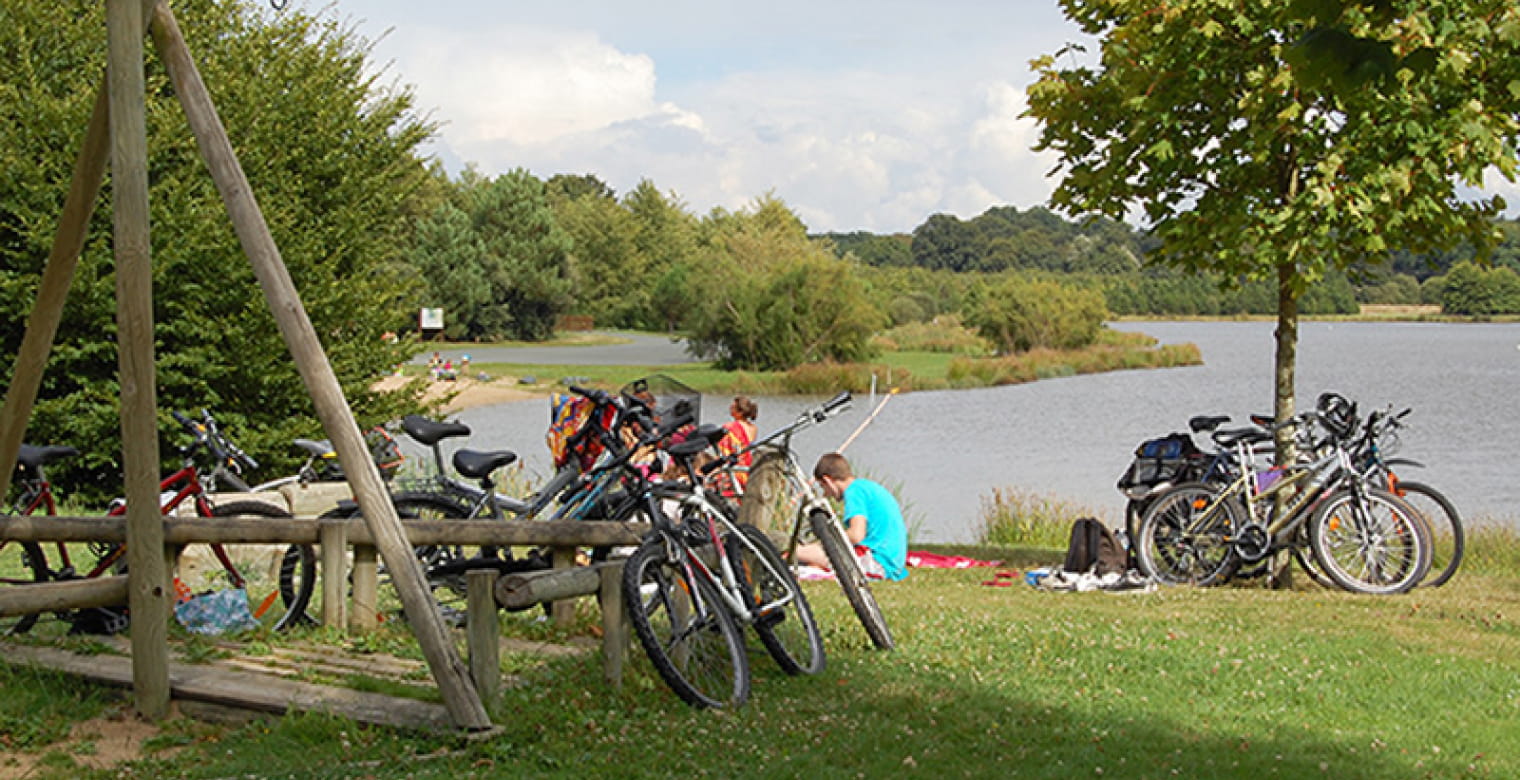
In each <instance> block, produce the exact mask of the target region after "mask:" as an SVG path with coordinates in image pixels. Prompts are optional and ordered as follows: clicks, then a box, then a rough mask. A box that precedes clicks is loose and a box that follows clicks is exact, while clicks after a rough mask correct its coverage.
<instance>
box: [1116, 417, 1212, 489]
mask: <svg viewBox="0 0 1520 780" xmlns="http://www.w3.org/2000/svg"><path fill="white" fill-rule="evenodd" d="M1202 454H1203V453H1201V452H1200V451H1199V450H1198V448H1197V447H1196V446H1195V445H1194V444H1193V439H1192V437H1191V436H1188V435H1187V434H1185V433H1173V434H1171V435H1168V436H1163V437H1162V438H1159V439H1149V440H1146V441H1143V442H1141V443H1140V446H1139V447H1136V448H1135V459H1134V460H1133V461H1131V462H1130V464H1129V468H1127V469H1125V470H1124V473H1123V474H1122V475H1120V477H1119V482H1118V484H1117V485H1116V487H1118V488H1119V492H1121V493H1123V494H1124V495H1125V496H1127V497H1129V498H1132V499H1136V500H1138V499H1142V498H1144V497H1145V496H1147V495H1149V494H1150V492H1151V490H1152V489H1153V488H1155V487H1156V486H1157V485H1160V484H1163V483H1166V482H1177V481H1179V480H1180V479H1181V478H1182V477H1183V474H1184V473H1185V472H1186V470H1187V467H1188V465H1189V461H1190V460H1193V459H1196V458H1199V457H1202Z"/></svg>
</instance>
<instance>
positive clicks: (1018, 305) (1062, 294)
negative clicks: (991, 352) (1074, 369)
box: [966, 276, 1108, 353]
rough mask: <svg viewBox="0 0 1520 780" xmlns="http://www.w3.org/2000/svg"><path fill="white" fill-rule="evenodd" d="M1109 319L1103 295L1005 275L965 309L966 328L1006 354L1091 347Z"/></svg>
mask: <svg viewBox="0 0 1520 780" xmlns="http://www.w3.org/2000/svg"><path fill="white" fill-rule="evenodd" d="M1107 317H1108V308H1107V306H1106V305H1105V304H1104V301H1103V295H1102V294H1101V293H1099V292H1097V291H1094V290H1087V289H1079V288H1076V287H1071V286H1067V285H1063V284H1059V283H1056V282H1050V281H1043V280H1037V279H1025V278H1022V277H1017V276H1005V277H1001V278H998V279H995V280H993V281H991V282H989V283H988V284H987V285H986V287H985V288H984V289H982V290H981V291H980V292H979V293H978V294H977V295H976V297H975V300H974V301H973V302H972V303H971V304H970V305H969V306H968V307H967V313H966V324H967V325H968V326H969V327H971V328H973V329H975V330H976V332H977V333H978V334H980V335H981V337H982V338H984V339H987V340H988V341H990V342H992V344H993V345H994V346H995V347H996V348H997V349H998V351H1000V352H1003V353H1010V352H1025V351H1028V350H1031V349H1034V348H1036V347H1048V348H1051V349H1076V348H1079V347H1085V346H1087V345H1088V344H1091V343H1092V342H1093V340H1094V339H1095V338H1097V335H1098V330H1099V329H1100V328H1102V327H1103V321H1104V320H1105V319H1106V318H1107Z"/></svg>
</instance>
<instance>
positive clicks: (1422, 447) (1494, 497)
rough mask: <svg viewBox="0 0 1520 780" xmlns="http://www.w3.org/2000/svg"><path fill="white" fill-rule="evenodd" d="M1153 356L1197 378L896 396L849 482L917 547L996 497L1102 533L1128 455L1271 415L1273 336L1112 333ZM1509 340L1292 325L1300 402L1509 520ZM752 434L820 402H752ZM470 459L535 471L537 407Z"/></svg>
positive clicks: (1146, 328) (855, 447)
mask: <svg viewBox="0 0 1520 780" xmlns="http://www.w3.org/2000/svg"><path fill="white" fill-rule="evenodd" d="M1116 327H1117V328H1119V329H1122V330H1136V331H1142V332H1145V333H1149V334H1151V335H1153V336H1155V337H1157V338H1159V339H1161V340H1162V341H1163V342H1167V343H1174V342H1193V343H1195V344H1197V345H1198V346H1199V348H1200V349H1201V350H1202V352H1203V359H1204V365H1202V366H1196V367H1189V368H1178V369H1165V370H1154V371H1125V372H1117V373H1111V374H1099V375H1093V376H1080V377H1071V378H1067V379H1055V380H1046V381H1041V382H1035V383H1033V384H1028V385H1018V386H1011V387H999V388H987V389H981V390H960V391H946V392H926V393H909V394H906V395H901V396H896V397H894V398H893V399H892V400H891V401H890V402H888V404H887V406H886V407H885V409H884V410H883V411H882V413H881V415H880V416H879V417H878V418H877V419H876V421H875V422H874V423H872V424H871V425H870V426H869V427H867V428H866V429H865V430H864V432H862V433H861V435H860V436H859V438H857V439H856V440H855V441H854V443H852V444H851V445H850V448H849V450H848V452H847V454H848V455H849V456H850V458H851V460H852V461H853V462H854V463H855V465H856V469H857V471H858V472H861V473H864V474H866V475H868V476H870V477H872V478H874V479H876V480H878V481H880V482H882V483H884V484H886V485H887V486H888V487H891V488H892V489H893V490H895V491H896V492H897V493H898V494H899V496H900V497H901V498H902V499H903V502H904V505H905V507H906V509H907V511H908V514H909V518H910V522H911V523H912V524H913V525H914V526H915V528H914V538H915V540H917V541H935V542H963V541H972V540H974V539H975V537H976V535H977V531H978V520H977V518H978V516H979V509H980V507H981V505H982V502H983V501H984V499H985V497H987V496H988V495H990V493H991V490H992V489H993V488H994V487H1002V488H1016V489H1021V490H1026V491H1031V492H1035V493H1040V494H1048V495H1051V496H1055V497H1059V498H1061V499H1063V500H1067V501H1069V502H1071V503H1074V504H1077V505H1080V506H1085V507H1087V508H1088V509H1089V510H1090V511H1091V512H1092V513H1093V514H1097V515H1099V516H1103V517H1106V518H1109V519H1111V520H1113V519H1116V518H1118V517H1119V516H1120V514H1121V512H1122V507H1123V501H1122V499H1121V497H1120V496H1119V493H1118V491H1116V490H1115V489H1114V482H1115V481H1116V480H1117V479H1118V477H1119V474H1120V473H1121V472H1123V470H1124V468H1125V467H1126V466H1127V465H1128V464H1129V459H1130V455H1131V453H1132V452H1133V450H1134V447H1135V445H1136V444H1137V443H1139V442H1140V441H1141V440H1143V439H1146V438H1150V437H1153V436H1158V435H1161V434H1165V433H1167V432H1169V431H1172V430H1183V429H1185V427H1186V425H1187V418H1188V417H1190V416H1192V415H1195V414H1229V415H1233V416H1234V417H1236V419H1244V417H1245V415H1247V414H1250V413H1252V412H1270V411H1271V406H1272V359H1273V342H1272V328H1273V325H1272V323H1266V322H1239V323H1236V322H1227V323H1218V322H1207V323H1204V322H1145V323H1123V324H1119V325H1117V326H1116ZM1517 387H1520V325H1516V324H1494V325H1452V324H1423V323H1318V322H1310V323H1304V324H1303V325H1302V327H1301V329H1300V337H1299V361H1298V393H1299V400H1300V404H1301V405H1302V404H1312V403H1313V399H1314V397H1315V396H1317V395H1318V394H1319V393H1320V392H1321V391H1323V390H1336V391H1338V392H1340V393H1342V394H1344V395H1346V396H1347V397H1350V398H1352V399H1355V400H1357V401H1359V402H1360V403H1361V405H1362V408H1363V410H1364V412H1365V411H1366V410H1368V409H1371V408H1374V407H1381V406H1386V405H1388V404H1393V405H1395V406H1397V407H1398V408H1400V409H1402V408H1405V407H1413V408H1414V412H1413V414H1411V415H1410V416H1409V417H1408V418H1407V420H1406V422H1407V423H1408V424H1409V427H1408V428H1407V429H1406V430H1405V431H1404V436H1403V441H1404V447H1403V450H1402V454H1403V455H1405V456H1407V457H1412V458H1415V459H1417V460H1421V461H1424V462H1425V463H1426V464H1427V465H1428V467H1427V468H1425V469H1419V470H1413V469H1411V470H1409V471H1408V472H1407V476H1408V477H1410V478H1415V479H1419V480H1421V481H1425V482H1429V483H1431V484H1435V485H1437V486H1439V487H1440V488H1441V489H1442V490H1443V491H1445V492H1446V493H1447V494H1448V495H1449V496H1450V497H1451V498H1452V500H1453V501H1454V502H1455V503H1456V505H1457V508H1458V509H1459V510H1460V511H1461V512H1462V513H1463V514H1464V516H1466V517H1468V518H1482V517H1485V516H1487V517H1498V518H1503V519H1504V520H1505V521H1506V522H1516V518H1520V483H1517V481H1516V475H1517V471H1520V470H1517V469H1516V466H1515V462H1514V461H1512V460H1511V458H1512V457H1513V454H1512V453H1513V451H1514V444H1515V443H1516V442H1517V441H1520V401H1517V400H1516V397H1515V390H1516V388H1517ZM757 400H758V401H759V403H760V418H759V420H758V421H757V422H758V424H759V427H760V430H761V433H762V434H764V433H765V432H767V431H769V430H772V429H775V428H778V427H780V426H782V425H784V424H786V423H787V422H790V421H791V420H792V419H793V418H794V417H795V416H796V414H797V412H798V411H799V410H800V409H801V408H802V407H803V406H804V405H807V404H812V403H817V402H818V401H819V400H821V399H797V398H760V399H757ZM705 401H706V403H704V405H703V412H704V418H705V419H706V420H707V421H715V422H722V419H719V418H721V416H722V415H724V413H725V412H724V410H725V409H726V408H727V404H726V399H724V398H711V397H710V398H707V399H705ZM870 407H871V401H870V399H869V398H866V397H860V398H858V399H857V401H856V403H855V406H854V408H853V409H851V410H850V411H848V412H846V413H845V414H843V415H841V416H840V417H837V418H834V419H833V420H830V421H829V422H827V423H825V424H824V425H822V426H819V427H816V428H812V429H810V430H808V431H806V432H804V433H802V434H799V435H798V437H797V438H796V440H795V442H794V443H795V444H796V445H798V447H799V449H800V450H801V451H802V452H803V455H804V458H803V460H804V465H808V464H810V463H811V462H812V460H813V458H815V457H816V456H817V455H819V454H822V453H824V452H827V451H829V450H832V449H835V448H837V447H839V445H840V444H841V443H842V442H843V441H844V440H845V439H846V438H847V437H848V436H849V435H850V433H851V432H852V431H854V430H855V429H856V427H857V426H858V425H859V424H860V423H861V422H862V421H863V420H864V419H865V418H866V416H867V414H868V413H869V411H870ZM459 419H460V420H461V421H463V422H465V423H467V424H469V425H470V426H471V428H473V429H474V431H475V433H474V435H473V436H472V437H471V440H470V445H471V446H474V447H477V448H495V447H503V448H510V449H514V450H516V451H517V452H518V453H519V454H521V455H522V456H523V457H524V460H525V461H526V462H527V464H528V469H529V471H530V474H534V473H536V474H539V475H542V474H544V473H546V472H547V471H548V453H547V450H546V449H545V446H544V442H543V434H544V429H545V428H546V426H547V424H548V405H547V403H546V402H540V401H530V402H522V403H514V404H504V405H501V406H493V407H485V408H480V409H473V410H470V411H467V412H463V413H461V414H460V415H459Z"/></svg>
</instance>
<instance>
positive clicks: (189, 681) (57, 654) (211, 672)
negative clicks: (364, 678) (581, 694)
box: [0, 643, 451, 731]
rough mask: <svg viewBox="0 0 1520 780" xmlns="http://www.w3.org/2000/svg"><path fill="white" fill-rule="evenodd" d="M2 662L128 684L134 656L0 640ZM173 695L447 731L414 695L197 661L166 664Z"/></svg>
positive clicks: (438, 710) (446, 720) (435, 711)
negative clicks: (388, 693) (401, 695)
mask: <svg viewBox="0 0 1520 780" xmlns="http://www.w3.org/2000/svg"><path fill="white" fill-rule="evenodd" d="M0 647H3V648H4V652H3V653H0V661H3V662H7V663H25V664H30V665H33V666H41V667H46V668H49V669H54V670H58V671H62V672H65V673H67V674H73V675H77V676H80V677H84V678H86V679H90V680H95V681H98V682H104V683H108V684H111V685H119V686H123V687H126V686H130V685H132V668H131V667H132V659H130V658H125V657H122V656H116V655H89V656H84V655H76V654H74V653H70V652H68V651H66V650H60V649H57V648H53V647H43V646H27V645H12V644H5V643H0ZM169 689H170V690H171V691H172V693H173V696H174V698H176V699H185V700H190V701H198V702H208V703H212V704H220V705H226V706H232V707H238V708H241V709H245V710H256V711H259V712H268V713H273V714H283V713H285V712H288V711H292V710H295V711H300V712H326V713H331V714H333V715H338V716H341V717H345V718H351V719H353V720H356V721H359V722H361V723H373V724H378V725H383V726H392V727H397V728H407V729H427V730H435V731H436V730H445V729H448V728H449V726H450V723H451V720H450V716H449V711H448V709H447V708H445V707H443V706H440V705H437V704H431V703H428V702H421V701H416V700H414V699H406V698H399V697H393V696H386V695H383V694H379V693H369V692H364V691H355V690H350V689H348V688H341V687H338V686H334V685H316V684H312V683H305V682H300V681H298V680H286V679H280V678H277V677H273V676H271V675H267V674H260V673H256V672H244V671H237V670H231V669H220V668H216V667H212V666H205V665H197V664H182V663H174V664H170V668H169Z"/></svg>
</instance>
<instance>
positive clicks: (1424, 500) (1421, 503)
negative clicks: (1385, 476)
mask: <svg viewBox="0 0 1520 780" xmlns="http://www.w3.org/2000/svg"><path fill="white" fill-rule="evenodd" d="M1394 495H1397V496H1398V497H1399V498H1402V499H1404V500H1405V501H1406V502H1408V503H1409V505H1410V506H1412V507H1414V508H1415V511H1417V512H1419V513H1420V514H1421V515H1423V516H1424V517H1425V521H1426V522H1427V523H1429V524H1430V572H1429V573H1428V574H1426V575H1425V579H1424V580H1422V581H1421V582H1420V586H1421V587H1426V588H1439V587H1441V586H1442V585H1445V584H1446V583H1447V582H1448V581H1450V580H1451V577H1452V575H1454V574H1456V573H1457V569H1458V568H1459V567H1460V566H1461V565H1462V554H1463V553H1464V552H1465V551H1466V545H1467V540H1466V536H1467V535H1466V533H1464V532H1463V530H1462V518H1461V517H1460V516H1459V515H1458V514H1457V508H1456V507H1455V506H1453V505H1452V503H1451V501H1449V500H1448V499H1447V498H1446V496H1445V495H1444V494H1442V493H1441V491H1439V490H1436V489H1435V488H1433V487H1431V486H1429V485H1426V484H1425V483H1423V482H1404V481H1400V482H1399V483H1398V489H1397V490H1396V491H1395V492H1394Z"/></svg>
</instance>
